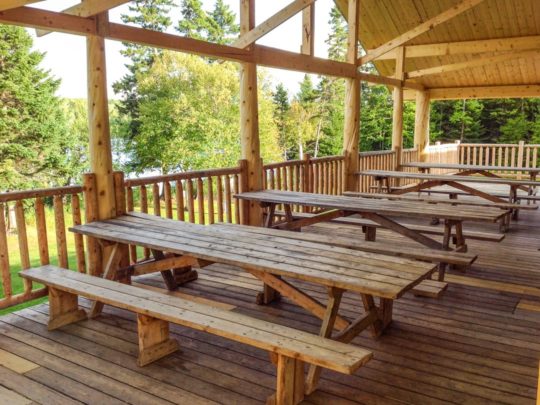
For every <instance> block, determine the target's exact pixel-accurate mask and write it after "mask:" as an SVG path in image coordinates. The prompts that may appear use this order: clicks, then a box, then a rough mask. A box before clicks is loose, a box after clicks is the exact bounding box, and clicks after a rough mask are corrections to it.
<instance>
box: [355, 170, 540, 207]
mask: <svg viewBox="0 0 540 405" xmlns="http://www.w3.org/2000/svg"><path fill="white" fill-rule="evenodd" d="M357 174H358V175H361V176H372V177H373V178H374V179H375V180H376V181H377V182H378V191H379V192H381V191H382V190H383V189H385V188H386V190H387V191H388V193H393V194H405V193H411V192H419V191H421V190H426V189H430V188H433V187H438V186H443V185H446V186H450V187H453V188H455V189H458V190H461V191H464V192H466V193H468V194H470V195H472V196H476V197H480V198H483V199H485V200H488V201H491V202H495V203H505V202H507V201H506V200H504V199H503V198H501V197H499V196H495V195H492V194H489V193H486V192H484V191H481V190H479V189H476V188H474V187H471V186H468V185H466V184H463V183H484V184H498V185H507V186H509V187H510V192H509V194H508V202H510V203H513V204H517V202H518V198H517V190H518V189H519V188H521V187H538V186H540V182H539V181H533V180H516V179H506V178H502V177H478V176H460V175H445V174H429V173H410V172H400V171H391V170H366V171H361V172H358V173H357ZM390 179H412V180H420V181H421V182H420V183H416V184H411V185H409V186H403V187H398V188H392V187H391V185H390ZM517 212H518V211H517V210H515V211H514V216H515V217H517Z"/></svg>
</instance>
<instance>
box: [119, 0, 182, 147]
mask: <svg viewBox="0 0 540 405" xmlns="http://www.w3.org/2000/svg"><path fill="white" fill-rule="evenodd" d="M172 4H173V1H172V0H135V1H133V2H132V3H131V5H130V6H129V12H130V13H129V14H124V15H122V21H123V22H124V23H130V24H135V25H137V26H139V27H141V28H146V29H149V30H153V31H161V32H162V31H165V30H166V29H167V28H168V27H169V26H170V25H171V19H170V18H169V17H168V16H167V14H168V12H169V10H170V8H171V6H172ZM161 52H162V51H161V50H159V49H157V48H152V47H147V46H141V45H137V44H133V43H124V49H123V50H122V51H121V53H122V55H124V56H125V57H127V58H129V59H130V60H131V62H130V64H128V65H126V67H127V69H128V71H129V73H128V74H127V75H125V76H124V77H123V78H122V79H120V80H119V81H117V82H116V83H114V84H113V89H114V92H115V93H116V94H118V95H120V96H121V102H120V103H119V105H118V112H119V114H120V117H121V118H123V119H124V121H125V122H127V125H126V126H125V128H124V129H125V131H126V132H125V133H124V134H114V135H122V136H123V137H126V138H128V139H133V138H134V137H136V136H137V134H138V133H139V127H140V121H139V103H140V98H139V88H138V87H139V82H138V75H140V74H142V73H144V72H146V71H148V69H149V68H150V67H151V66H152V64H153V63H154V60H155V58H156V57H157V55H159V54H160V53H161Z"/></svg>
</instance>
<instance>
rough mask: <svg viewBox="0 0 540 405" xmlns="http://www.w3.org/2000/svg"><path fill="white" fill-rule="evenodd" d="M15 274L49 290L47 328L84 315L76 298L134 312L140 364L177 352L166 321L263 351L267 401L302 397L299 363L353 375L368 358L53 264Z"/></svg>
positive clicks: (313, 337)
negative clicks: (270, 373) (270, 391)
mask: <svg viewBox="0 0 540 405" xmlns="http://www.w3.org/2000/svg"><path fill="white" fill-rule="evenodd" d="M20 275H21V276H22V277H24V278H26V279H29V280H32V281H35V282H39V283H42V284H44V285H46V286H47V287H48V288H49V301H50V317H51V318H50V321H49V329H56V328H58V327H61V326H63V325H67V324H70V323H73V322H76V321H79V320H82V319H84V318H85V317H86V314H85V312H84V310H82V309H79V307H78V303H77V300H78V296H82V297H85V298H88V299H91V300H97V301H100V302H102V303H104V304H107V305H111V306H114V307H117V308H123V309H126V310H128V311H132V312H134V313H136V314H137V321H138V334H139V357H138V361H137V363H138V364H139V365H140V366H144V365H146V364H149V363H151V362H153V361H156V360H158V359H160V358H162V357H164V356H166V355H168V354H170V353H173V352H174V351H176V350H177V349H178V343H177V342H176V340H174V339H171V338H169V323H170V322H172V323H175V324H178V325H182V326H185V327H189V328H192V329H195V330H199V331H204V332H207V333H211V334H214V335H217V336H221V337H225V338H227V339H230V340H234V341H237V342H240V343H244V344H247V345H250V346H254V347H256V348H259V349H263V350H267V351H268V352H270V354H271V358H273V359H274V360H275V362H276V364H277V371H278V375H277V384H276V394H275V395H273V396H272V397H271V398H269V402H270V403H276V404H296V403H298V402H300V401H301V400H302V399H303V397H304V366H303V363H304V362H305V363H309V364H312V365H316V366H320V367H324V368H327V369H330V370H334V371H337V372H340V373H344V374H352V373H354V372H355V371H356V370H357V369H358V368H359V367H361V366H362V365H364V364H365V363H366V362H367V361H369V360H370V359H371V357H372V352H370V351H369V350H365V349H362V348H359V347H355V346H352V345H348V344H344V343H341V342H336V341H333V340H330V339H325V338H322V337H319V336H316V335H313V334H310V333H307V332H303V331H299V330H296V329H293V328H289V327H286V326H281V325H277V324H273V323H269V322H266V321H263V320H259V319H255V318H252V317H249V316H246V315H243V314H238V313H235V312H232V311H227V310H224V309H220V308H216V307H212V306H209V305H207V304H204V303H200V302H195V301H191V300H187V299H185V298H180V297H174V296H170V295H165V294H162V293H159V292H155V291H150V290H146V289H142V288H137V287H134V286H130V285H126V284H121V283H118V282H114V281H110V280H106V279H103V278H100V277H93V276H89V275H86V274H81V273H77V272H73V271H70V270H66V269H62V268H59V267H56V266H51V265H47V266H42V267H38V268H32V269H28V270H24V271H22V272H20Z"/></svg>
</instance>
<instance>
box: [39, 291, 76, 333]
mask: <svg viewBox="0 0 540 405" xmlns="http://www.w3.org/2000/svg"><path fill="white" fill-rule="evenodd" d="M83 319H86V312H85V311H84V309H79V302H78V297H77V295H75V294H71V293H68V292H65V291H60V290H57V289H55V288H52V287H49V323H48V325H47V328H48V329H49V330H54V329H57V328H60V327H62V326H64V325H69V324H70V323H74V322H78V321H81V320H83Z"/></svg>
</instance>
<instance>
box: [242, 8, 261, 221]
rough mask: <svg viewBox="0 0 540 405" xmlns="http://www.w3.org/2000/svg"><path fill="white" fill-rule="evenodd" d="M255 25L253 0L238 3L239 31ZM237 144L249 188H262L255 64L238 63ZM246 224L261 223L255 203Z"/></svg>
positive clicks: (252, 203) (250, 206)
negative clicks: (244, 166) (238, 139)
mask: <svg viewBox="0 0 540 405" xmlns="http://www.w3.org/2000/svg"><path fill="white" fill-rule="evenodd" d="M254 27H255V1H254V0H241V2H240V34H241V35H243V34H245V33H247V32H249V31H250V30H251V29H253V28H254ZM240 143H241V149H242V159H245V160H246V161H247V187H248V191H258V190H262V188H263V167H262V166H263V165H262V159H261V150H260V144H259V112H258V97H257V65H256V64H254V63H241V64H240ZM246 208H247V218H248V220H247V223H248V224H249V225H256V226H260V225H262V210H261V208H260V206H259V205H258V204H257V203H256V202H249V205H247V207H246Z"/></svg>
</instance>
